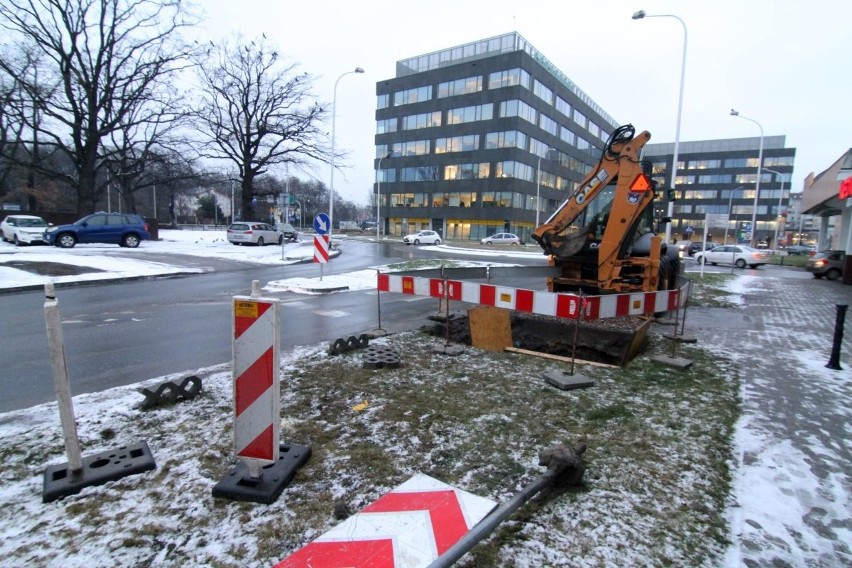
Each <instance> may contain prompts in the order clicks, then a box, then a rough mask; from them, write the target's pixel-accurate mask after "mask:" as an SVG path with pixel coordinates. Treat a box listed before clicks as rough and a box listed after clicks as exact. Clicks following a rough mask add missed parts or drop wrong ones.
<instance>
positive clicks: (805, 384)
mask: <svg viewBox="0 0 852 568" xmlns="http://www.w3.org/2000/svg"><path fill="white" fill-rule="evenodd" d="M693 276H696V277H697V275H693ZM733 288H734V289H733V290H732V291H733V292H734V294H735V296H733V297H732V298H731V300H733V301H735V302H738V303H739V304H740V305H738V306H737V308H736V309H724V310H720V309H719V308H690V309H688V310H687V314H686V327H685V330H686V333H685V335H688V336H695V337H697V338H698V341H699V343H700V344H702V345H703V346H706V347H710V348H711V349H718V350H719V351H721V352H724V353H725V354H726V355H727V356H729V357H732V358H733V359H734V360H735V361H738V362H739V363H740V368H741V371H742V375H741V377H742V380H743V389H742V396H743V416H742V417H741V419H740V422H739V424H738V428H737V439H736V440H735V442H736V450H737V453H738V456H737V460H738V462H739V463H737V464H736V466H737V469H736V471H735V474H734V487H733V496H732V497H733V499H732V500H733V502H732V504H731V539H732V541H733V545H732V548H731V550H730V551H729V554H728V557H727V559H726V566H825V567H834V566H838V567H839V566H850V565H852V551H850V547H852V514H850V512H851V510H850V499H849V496H850V493H852V491H850V490H851V489H852V484H851V482H850V477H849V466H850V464H852V449H851V448H850V443H849V439H850V427H851V426H850V415H852V410H850V409H852V380H850V379H852V318H850V317H849V315H848V314H847V316H846V318H845V319H846V323H845V333H844V338H843V342H842V348H841V356H840V366H841V367H842V370H831V369H827V368H826V367H825V365H826V364H827V363H828V361H829V358H830V355H831V350H832V345H833V338H834V330H835V322H836V319H837V312H838V310H837V308H836V306H837V305H849V304H850V303H852V286H848V285H843V284H841V283H840V282H828V281H824V280H815V279H814V278H812V277H811V275H810V274H807V273H803V272H794V271H791V270H785V269H780V268H779V269H776V270H774V271H773V273H772V274H771V275H761V276H754V277H751V276H743V277H740V278H738V279H737V280H735V281H734V284H733ZM720 312H721V317H720Z"/></svg>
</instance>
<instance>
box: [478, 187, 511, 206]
mask: <svg viewBox="0 0 852 568" xmlns="http://www.w3.org/2000/svg"><path fill="white" fill-rule="evenodd" d="M511 205H512V192H511V191H483V192H482V206H483V207H510V206H511Z"/></svg>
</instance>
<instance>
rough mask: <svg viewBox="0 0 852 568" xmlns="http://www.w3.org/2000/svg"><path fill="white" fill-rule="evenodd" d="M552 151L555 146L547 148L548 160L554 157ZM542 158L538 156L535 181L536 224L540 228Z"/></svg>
mask: <svg viewBox="0 0 852 568" xmlns="http://www.w3.org/2000/svg"><path fill="white" fill-rule="evenodd" d="M552 152H554V149H553V148H548V149H547V152H546V154H547V159H548V160H550V159H552V157H551V153H552ZM541 158H542V156H539V157H538V166H537V167H536V178H535V179H536V182H535V226H536V228H538V215H539V212H540V211H541V205H540V203H541V200H540V197H541Z"/></svg>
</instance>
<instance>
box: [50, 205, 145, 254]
mask: <svg viewBox="0 0 852 568" xmlns="http://www.w3.org/2000/svg"><path fill="white" fill-rule="evenodd" d="M44 236H45V240H46V241H47V244H49V245H56V246H58V247H62V248H71V247H73V246H74V245H76V244H77V243H107V244H113V245H119V246H122V247H130V248H136V247H138V246H139V243H140V242H142V241H144V240H145V239H147V238H149V237H150V234H149V233H148V224H147V223H146V222H145V220H144V219H142V217H140V216H139V215H133V214H131V213H104V212H99V213H92V214H91V215H86V216H85V217H83V218H82V219H80V220H78V221H74V223H73V224H71V225H58V226H56V227H50V228H48V229H47V231H45V233H44Z"/></svg>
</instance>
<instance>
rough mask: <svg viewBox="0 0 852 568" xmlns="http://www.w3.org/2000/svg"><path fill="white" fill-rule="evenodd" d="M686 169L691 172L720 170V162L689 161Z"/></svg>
mask: <svg viewBox="0 0 852 568" xmlns="http://www.w3.org/2000/svg"><path fill="white" fill-rule="evenodd" d="M686 167H687V168H689V169H691V170H709V169H710V168H721V167H722V160H690V161H688V162H687V163H686Z"/></svg>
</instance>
